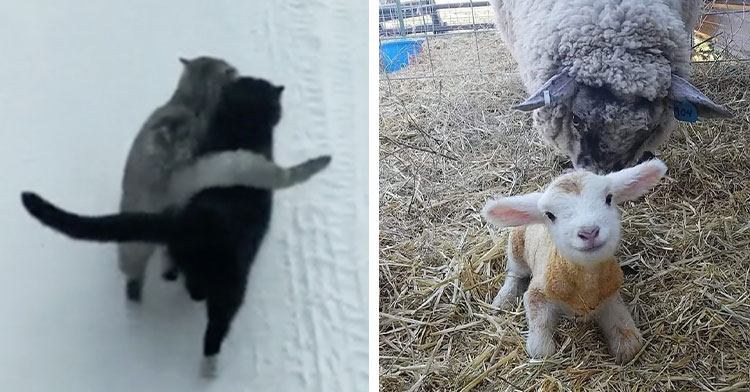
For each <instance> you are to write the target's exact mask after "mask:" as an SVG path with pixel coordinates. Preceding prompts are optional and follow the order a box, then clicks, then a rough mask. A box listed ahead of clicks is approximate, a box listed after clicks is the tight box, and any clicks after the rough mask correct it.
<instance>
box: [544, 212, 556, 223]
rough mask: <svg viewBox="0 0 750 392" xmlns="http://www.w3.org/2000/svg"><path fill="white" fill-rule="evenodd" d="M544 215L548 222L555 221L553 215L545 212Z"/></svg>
mask: <svg viewBox="0 0 750 392" xmlns="http://www.w3.org/2000/svg"><path fill="white" fill-rule="evenodd" d="M544 215H547V218H549V221H550V222H554V221H555V215H553V214H552V213H551V212H549V211H547V212H545V213H544Z"/></svg>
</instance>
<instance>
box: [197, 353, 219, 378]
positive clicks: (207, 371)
mask: <svg viewBox="0 0 750 392" xmlns="http://www.w3.org/2000/svg"><path fill="white" fill-rule="evenodd" d="M218 367H219V366H218V358H217V356H216V355H214V356H211V357H203V362H202V363H201V376H203V377H205V378H215V377H216V375H217V374H218Z"/></svg>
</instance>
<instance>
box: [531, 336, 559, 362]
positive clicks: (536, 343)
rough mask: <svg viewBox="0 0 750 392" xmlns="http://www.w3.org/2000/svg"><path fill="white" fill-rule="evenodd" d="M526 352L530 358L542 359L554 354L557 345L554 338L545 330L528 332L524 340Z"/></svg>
mask: <svg viewBox="0 0 750 392" xmlns="http://www.w3.org/2000/svg"><path fill="white" fill-rule="evenodd" d="M526 352H527V353H528V354H529V356H530V357H531V358H534V359H544V358H549V357H551V356H553V355H555V352H557V346H556V344H555V338H554V336H552V334H551V333H547V332H536V333H534V332H530V333H529V340H528V341H527V342H526Z"/></svg>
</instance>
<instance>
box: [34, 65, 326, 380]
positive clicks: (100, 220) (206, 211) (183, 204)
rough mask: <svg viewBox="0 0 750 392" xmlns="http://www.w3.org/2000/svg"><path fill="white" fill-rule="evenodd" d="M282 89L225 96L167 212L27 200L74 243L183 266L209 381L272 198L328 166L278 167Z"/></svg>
mask: <svg viewBox="0 0 750 392" xmlns="http://www.w3.org/2000/svg"><path fill="white" fill-rule="evenodd" d="M282 90H283V87H277V86H274V85H272V84H270V83H268V82H267V81H264V80H261V79H254V78H248V77H244V78H240V79H238V80H237V81H235V82H233V83H231V84H229V85H228V86H227V87H225V88H224V90H223V92H222V97H221V100H220V103H219V105H218V106H217V109H216V113H215V115H214V116H213V119H212V121H211V125H210V127H209V132H208V134H207V136H206V138H205V140H204V142H203V143H202V144H201V145H200V147H199V148H198V156H202V158H200V159H199V160H198V161H197V162H196V163H195V164H194V165H192V166H190V167H187V168H186V169H184V170H183V171H182V172H181V173H177V174H176V175H175V176H174V181H173V182H172V186H171V187H172V192H173V197H174V200H178V204H176V205H172V206H170V207H169V208H166V209H164V210H162V211H161V212H156V213H147V212H122V213H119V214H114V215H107V216H97V217H90V216H81V215H77V214H73V213H70V212H66V211H63V210H61V209H60V208H58V207H56V206H54V205H52V204H51V203H49V202H47V201H45V200H44V199H42V198H41V197H40V196H38V195H36V194H34V193H30V192H24V193H23V194H22V201H23V204H24V206H25V207H26V209H27V210H28V211H29V213H31V215H33V216H34V217H36V218H37V219H38V220H39V221H41V222H42V223H43V224H45V225H47V226H49V227H52V228H53V229H55V230H57V231H60V232H62V233H64V234H66V235H68V236H70V237H72V238H75V239H83V240H93V241H117V242H132V241H143V242H148V243H154V244H165V245H166V246H167V252H168V255H169V257H170V259H171V260H172V262H173V263H174V265H175V266H176V270H175V271H172V272H177V271H179V273H181V274H182V275H183V276H184V280H185V287H186V288H187V291H188V292H189V294H190V297H191V298H192V299H193V300H196V301H202V300H205V301H206V306H207V311H208V327H207V329H206V332H205V336H204V341H203V354H204V365H203V366H204V373H205V374H206V375H212V374H213V373H214V372H215V369H216V356H217V354H218V353H219V351H220V348H221V343H222V341H223V340H224V338H225V336H226V334H227V332H228V330H229V327H230V324H231V322H232V320H233V318H234V316H235V314H236V313H237V311H238V309H239V308H240V306H241V304H242V302H243V299H244V295H245V288H246V283H247V278H248V273H249V270H250V266H251V264H252V262H253V260H254V258H255V255H256V253H257V252H258V248H259V247H260V245H261V242H262V240H263V238H264V236H265V234H266V231H267V229H268V225H269V220H270V217H271V204H272V191H271V190H270V189H273V188H279V187H286V186H291V185H293V184H295V183H299V182H301V181H304V180H306V179H307V178H309V177H311V176H312V175H314V174H315V173H317V172H319V171H320V170H322V169H323V168H325V167H326V166H327V165H328V163H329V162H330V157H329V156H323V157H319V158H316V159H311V160H309V161H307V162H305V163H302V164H300V165H297V166H295V167H293V168H291V169H282V168H279V167H278V166H276V165H275V164H273V162H272V145H273V143H272V141H273V128H274V126H275V125H276V124H277V123H278V121H279V119H280V116H281V105H280V96H281V92H282ZM254 185H260V187H257V186H254ZM264 186H265V188H267V189H263V187H264ZM165 278H170V279H171V278H176V274H173V273H167V274H166V276H165Z"/></svg>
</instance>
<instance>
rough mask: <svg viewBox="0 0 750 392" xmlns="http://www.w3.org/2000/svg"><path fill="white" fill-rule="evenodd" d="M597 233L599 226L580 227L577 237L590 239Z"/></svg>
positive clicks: (585, 239)
mask: <svg viewBox="0 0 750 392" xmlns="http://www.w3.org/2000/svg"><path fill="white" fill-rule="evenodd" d="M598 235H599V226H589V227H581V228H580V229H578V238H580V239H582V240H584V241H591V240H593V239H594V238H596V236H598Z"/></svg>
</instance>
